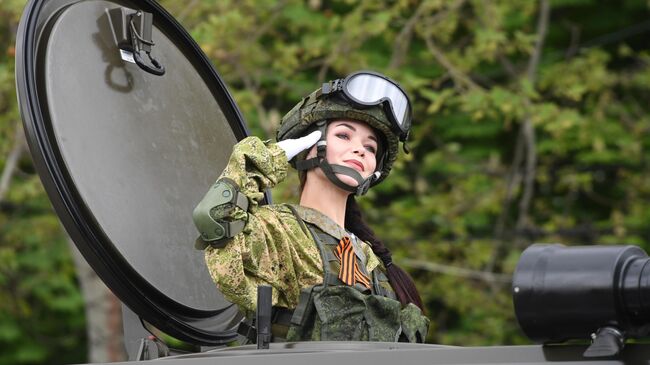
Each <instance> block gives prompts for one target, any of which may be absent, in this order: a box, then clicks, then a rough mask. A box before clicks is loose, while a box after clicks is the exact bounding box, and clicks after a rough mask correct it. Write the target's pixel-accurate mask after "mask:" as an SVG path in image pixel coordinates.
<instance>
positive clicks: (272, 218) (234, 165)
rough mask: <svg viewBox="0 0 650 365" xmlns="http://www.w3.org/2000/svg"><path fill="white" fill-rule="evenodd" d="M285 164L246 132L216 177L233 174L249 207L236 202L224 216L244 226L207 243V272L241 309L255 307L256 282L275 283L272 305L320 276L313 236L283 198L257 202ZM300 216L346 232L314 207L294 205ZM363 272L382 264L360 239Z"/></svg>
mask: <svg viewBox="0 0 650 365" xmlns="http://www.w3.org/2000/svg"><path fill="white" fill-rule="evenodd" d="M288 167H289V164H288V161H287V158H286V155H285V153H284V151H283V150H282V149H281V148H280V147H278V146H277V145H276V144H274V143H264V142H262V141H261V140H260V139H259V138H256V137H248V138H246V139H244V140H242V141H240V142H239V143H238V144H237V145H235V147H234V149H233V153H232V155H231V157H230V160H229V162H228V165H227V166H226V168H225V169H224V171H223V173H222V174H221V177H220V178H223V177H227V178H229V179H231V180H233V181H234V182H235V183H236V184H237V185H238V186H239V188H240V190H241V192H242V193H244V194H245V195H246V196H247V197H248V200H249V208H248V211H247V212H245V211H242V210H241V209H239V208H235V210H233V211H232V212H231V213H230V216H229V217H226V219H232V220H244V221H246V222H247V223H246V225H245V227H244V230H243V231H242V232H241V233H240V234H238V235H236V236H235V237H233V238H232V239H231V242H228V244H227V245H225V247H223V248H213V247H208V248H207V249H206V251H205V260H206V263H207V266H208V269H209V272H210V275H211V277H212V279H213V280H214V282H215V283H216V285H217V286H218V288H219V290H221V292H222V293H223V294H224V296H225V297H226V299H228V300H229V301H231V302H233V303H235V304H237V305H238V306H239V308H240V309H241V310H242V311H254V310H255V308H256V300H257V286H258V285H262V284H267V285H271V286H272V287H273V305H274V306H280V307H286V308H291V309H293V308H295V307H296V306H297V304H298V299H299V296H300V291H301V289H304V288H308V287H311V286H314V285H317V284H320V283H322V282H323V263H322V260H321V257H320V253H319V250H318V247H317V246H316V244H315V242H314V239H313V238H312V236H311V235H310V234H309V233H308V232H305V231H304V230H303V229H302V227H301V224H300V222H299V221H298V219H297V218H296V216H295V215H294V214H293V212H292V211H291V209H290V208H289V206H288V205H287V204H276V205H262V206H260V205H259V202H260V201H261V200H262V199H263V197H264V194H263V191H264V190H266V189H268V188H272V187H273V186H275V185H276V184H277V183H279V182H280V181H282V180H283V179H284V178H285V177H286V174H287V169H288ZM293 207H294V209H295V210H296V212H297V213H298V215H299V216H300V219H302V220H303V221H305V222H307V223H311V224H313V225H315V226H317V227H318V228H320V229H321V230H322V231H323V232H325V233H327V234H329V235H331V236H332V237H334V238H336V239H341V238H342V237H343V236H345V235H349V233H348V232H346V231H345V229H343V228H342V227H341V226H339V225H338V224H336V223H335V222H334V221H332V220H331V219H330V218H329V217H327V216H326V215H324V214H322V213H320V212H319V211H317V210H314V209H310V208H306V207H301V206H293ZM361 248H362V251H363V253H364V254H365V257H366V272H371V271H373V270H374V269H375V268H377V267H379V268H380V269H382V270H383V265H382V264H381V262H380V260H379V259H378V258H377V256H376V255H375V254H374V253H373V252H372V249H371V248H370V246H369V245H368V244H367V243H365V242H363V243H362V244H361Z"/></svg>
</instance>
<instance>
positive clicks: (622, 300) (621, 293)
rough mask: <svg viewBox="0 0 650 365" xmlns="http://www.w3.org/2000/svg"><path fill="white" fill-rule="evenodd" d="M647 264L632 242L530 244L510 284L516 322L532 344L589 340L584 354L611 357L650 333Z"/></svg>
mask: <svg viewBox="0 0 650 365" xmlns="http://www.w3.org/2000/svg"><path fill="white" fill-rule="evenodd" d="M649 262H650V258H648V255H647V254H646V253H645V251H643V250H642V249H641V248H639V247H636V246H581V247H566V246H563V245H559V244H555V245H543V244H536V245H532V246H530V247H529V248H528V249H526V250H525V251H524V253H523V254H522V255H521V258H520V259H519V263H518V264H517V268H516V270H515V274H514V277H513V282H512V297H513V301H514V307H515V314H516V315H517V320H518V321H519V325H520V326H521V328H522V330H523V331H524V333H525V334H526V335H527V336H528V337H529V338H530V339H531V340H533V341H536V342H542V343H549V342H562V341H565V340H568V339H589V338H591V339H592V340H593V343H592V345H591V346H590V347H589V348H588V349H587V351H586V352H585V354H584V355H585V356H587V357H600V356H612V355H615V354H617V353H618V352H619V351H620V350H621V349H622V347H623V345H624V343H625V339H626V338H639V337H644V336H647V335H648V334H649V333H650V264H649Z"/></svg>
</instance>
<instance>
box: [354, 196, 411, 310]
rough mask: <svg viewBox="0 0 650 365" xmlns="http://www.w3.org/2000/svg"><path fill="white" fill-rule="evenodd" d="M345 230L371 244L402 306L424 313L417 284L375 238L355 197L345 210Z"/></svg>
mask: <svg viewBox="0 0 650 365" xmlns="http://www.w3.org/2000/svg"><path fill="white" fill-rule="evenodd" d="M345 228H346V229H348V230H349V231H350V232H352V233H354V234H355V235H356V236H357V237H359V238H360V239H362V240H364V241H366V242H368V243H370V246H371V247H372V252H374V253H375V255H377V257H379V258H380V259H381V261H382V262H383V263H384V266H385V267H386V274H387V276H388V281H389V282H390V285H391V287H393V290H394V291H395V294H397V299H399V301H400V303H402V305H406V304H408V303H413V304H415V305H417V306H418V307H420V309H421V310H422V311H424V308H423V306H422V299H421V298H420V294H419V293H418V290H417V288H416V287H415V283H414V282H413V279H412V278H411V276H409V274H408V273H407V272H406V271H404V270H402V268H400V267H399V266H397V265H395V264H394V263H393V259H392V254H391V253H390V250H388V248H386V246H384V244H383V243H382V242H381V241H380V240H379V239H378V238H377V237H376V236H375V233H374V232H373V231H372V229H371V228H370V227H369V226H368V224H367V223H366V222H365V221H364V220H363V216H362V215H361V208H360V207H359V205H358V204H357V201H356V200H355V199H354V195H352V194H351V195H350V196H349V197H348V201H347V206H346V210H345Z"/></svg>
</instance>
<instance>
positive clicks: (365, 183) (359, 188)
mask: <svg viewBox="0 0 650 365" xmlns="http://www.w3.org/2000/svg"><path fill="white" fill-rule="evenodd" d="M316 125H317V126H318V129H319V130H320V131H321V138H320V140H319V141H318V142H317V143H316V157H312V158H310V159H307V160H304V161H298V162H296V169H297V170H298V171H307V170H311V169H314V168H316V167H320V168H321V170H323V173H325V176H327V178H328V179H329V180H330V181H331V182H332V183H333V184H334V185H336V186H338V187H339V188H341V189H343V190H345V191H349V192H351V193H354V194H356V195H357V196H360V195H364V194H365V193H367V192H368V189H369V188H370V185H371V184H372V182H373V181H375V180H376V179H378V178H379V176H381V172H379V171H375V172H374V173H373V174H372V175H370V176H368V177H367V178H365V179H364V178H363V177H362V176H361V174H359V172H358V171H357V170H355V169H353V168H351V167H347V166H342V165H336V164H330V163H329V162H327V158H326V155H327V122H325V121H321V122H318V123H317V124H316ZM336 174H341V175H346V176H349V177H351V178H353V179H354V180H355V181H356V182H357V185H356V186H353V185H349V184H346V183H344V182H343V181H341V179H339V178H338V176H336Z"/></svg>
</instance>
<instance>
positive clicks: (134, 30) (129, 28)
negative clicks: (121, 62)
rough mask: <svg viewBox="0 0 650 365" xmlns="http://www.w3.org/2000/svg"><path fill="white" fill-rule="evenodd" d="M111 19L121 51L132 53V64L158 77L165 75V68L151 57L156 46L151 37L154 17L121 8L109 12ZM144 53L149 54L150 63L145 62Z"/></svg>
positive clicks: (138, 11)
mask: <svg viewBox="0 0 650 365" xmlns="http://www.w3.org/2000/svg"><path fill="white" fill-rule="evenodd" d="M109 17H110V20H111V23H112V26H113V31H114V32H115V34H114V35H115V39H116V40H117V46H118V47H119V48H120V50H122V51H126V52H130V53H132V54H133V61H132V62H135V63H136V64H137V65H138V67H140V68H141V69H142V70H144V71H147V72H148V73H150V74H153V75H157V76H162V75H164V74H165V67H164V66H163V65H161V64H160V62H158V60H156V59H155V58H154V57H153V56H152V55H151V48H152V47H153V46H155V43H154V42H153V40H152V37H151V34H152V30H153V15H152V14H151V13H147V12H145V11H141V10H134V9H129V8H124V7H121V8H115V9H111V10H109ZM142 52H144V53H146V54H147V58H149V62H145V60H144V57H143V55H142Z"/></svg>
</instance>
